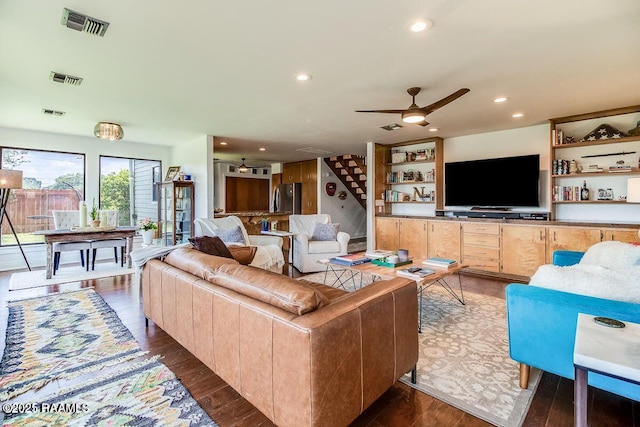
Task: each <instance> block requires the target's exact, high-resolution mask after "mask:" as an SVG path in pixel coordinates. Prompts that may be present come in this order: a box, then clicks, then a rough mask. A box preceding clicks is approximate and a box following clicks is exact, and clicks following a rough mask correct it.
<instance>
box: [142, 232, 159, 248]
mask: <svg viewBox="0 0 640 427" xmlns="http://www.w3.org/2000/svg"><path fill="white" fill-rule="evenodd" d="M140 234H141V235H142V244H143V245H150V244H151V243H153V236H154V235H155V234H156V230H140Z"/></svg>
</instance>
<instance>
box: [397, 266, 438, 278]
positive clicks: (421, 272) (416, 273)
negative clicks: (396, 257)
mask: <svg viewBox="0 0 640 427" xmlns="http://www.w3.org/2000/svg"><path fill="white" fill-rule="evenodd" d="M435 272H436V271H435V270H432V269H430V268H420V267H409V268H403V269H400V270H398V271H396V275H398V276H402V277H408V278H409V279H414V280H419V279H422V278H423V277H427V276H430V275H432V274H433V273H435Z"/></svg>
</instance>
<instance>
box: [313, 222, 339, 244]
mask: <svg viewBox="0 0 640 427" xmlns="http://www.w3.org/2000/svg"><path fill="white" fill-rule="evenodd" d="M339 228H340V223H338V222H336V223H333V224H320V223H316V224H315V225H314V226H313V235H311V239H309V240H324V241H328V240H336V237H337V236H338V229H339Z"/></svg>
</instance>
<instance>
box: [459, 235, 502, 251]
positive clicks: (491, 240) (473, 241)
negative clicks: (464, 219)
mask: <svg viewBox="0 0 640 427" xmlns="http://www.w3.org/2000/svg"><path fill="white" fill-rule="evenodd" d="M463 239H464V244H465V245H473V246H485V247H488V248H496V249H499V248H500V236H497V235H493V234H468V233H465V234H464V236H463Z"/></svg>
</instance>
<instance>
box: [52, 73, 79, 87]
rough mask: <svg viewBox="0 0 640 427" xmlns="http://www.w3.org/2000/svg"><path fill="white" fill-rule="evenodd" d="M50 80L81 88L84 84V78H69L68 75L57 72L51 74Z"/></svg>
mask: <svg viewBox="0 0 640 427" xmlns="http://www.w3.org/2000/svg"><path fill="white" fill-rule="evenodd" d="M49 78H50V79H51V80H53V81H54V82H56V83H67V84H70V85H73V86H80V83H82V77H74V76H68V75H66V74H62V73H56V72H55V71H52V72H51V73H50V74H49Z"/></svg>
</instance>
